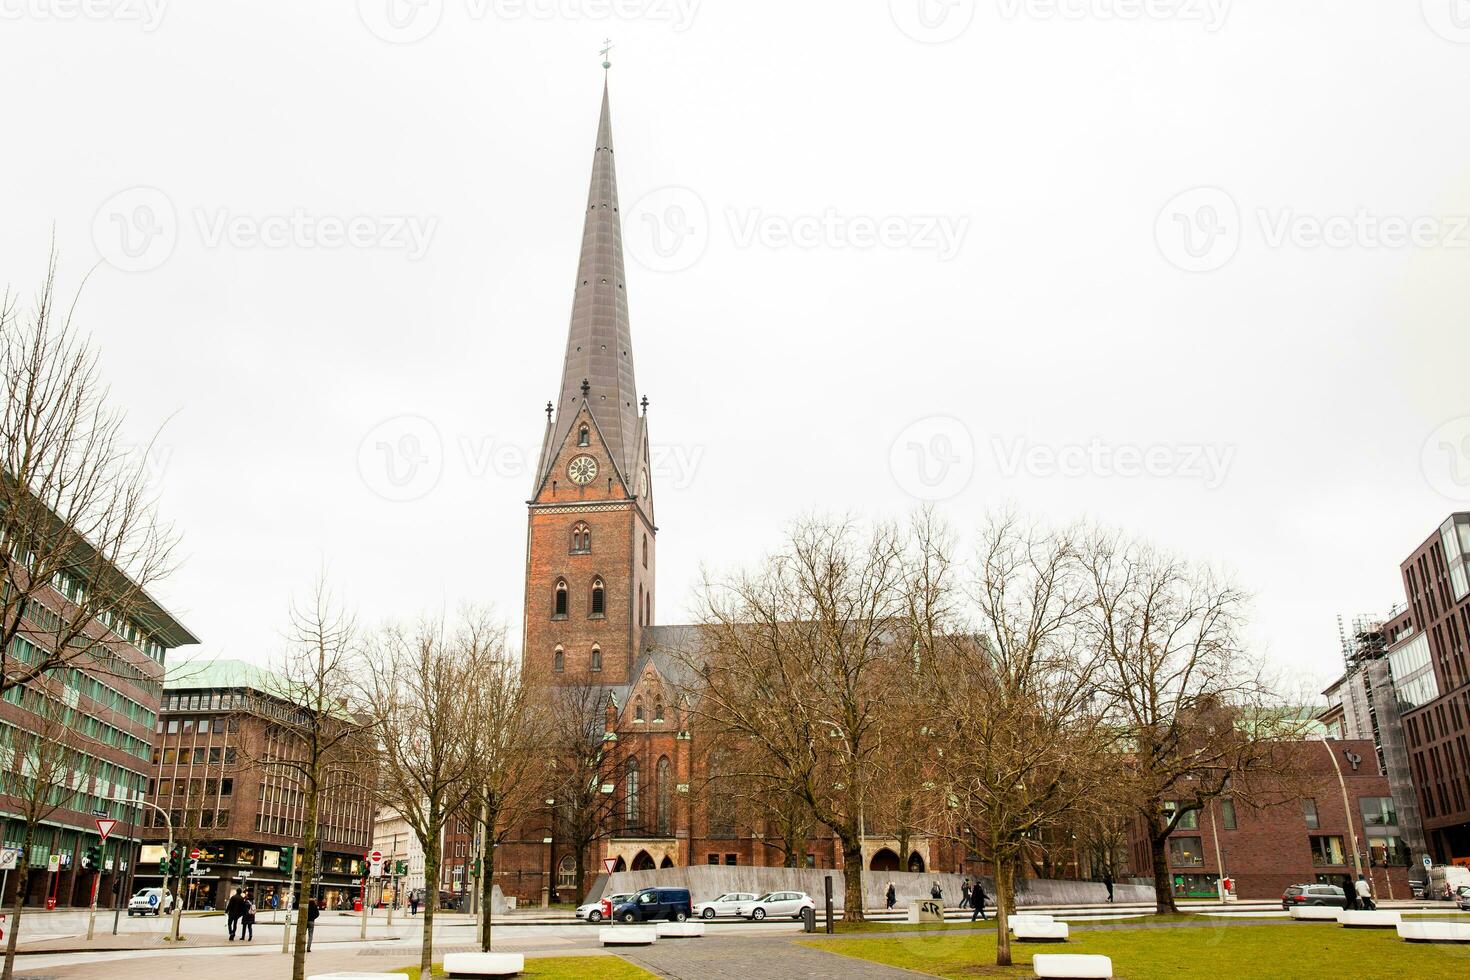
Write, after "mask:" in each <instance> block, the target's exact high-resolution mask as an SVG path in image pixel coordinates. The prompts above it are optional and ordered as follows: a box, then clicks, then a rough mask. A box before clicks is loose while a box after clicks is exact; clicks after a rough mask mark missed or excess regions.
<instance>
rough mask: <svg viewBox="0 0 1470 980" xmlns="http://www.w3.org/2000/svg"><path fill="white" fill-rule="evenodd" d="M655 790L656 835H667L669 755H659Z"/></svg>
mask: <svg viewBox="0 0 1470 980" xmlns="http://www.w3.org/2000/svg"><path fill="white" fill-rule="evenodd" d="M655 782H656V786H655V792H656V793H657V794H658V821H657V823H658V835H659V836H660V837H667V836H668V835H669V802H670V801H669V757H668V756H666V755H662V756H659V759H658V770H657V773H656V779H655Z"/></svg>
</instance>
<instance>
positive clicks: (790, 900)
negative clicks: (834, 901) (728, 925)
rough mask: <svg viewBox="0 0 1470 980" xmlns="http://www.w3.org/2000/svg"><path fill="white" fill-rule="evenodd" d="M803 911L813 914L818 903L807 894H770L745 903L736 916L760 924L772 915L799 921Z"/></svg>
mask: <svg viewBox="0 0 1470 980" xmlns="http://www.w3.org/2000/svg"><path fill="white" fill-rule="evenodd" d="M803 909H811V910H812V911H813V912H815V911H816V909H817V903H816V902H813V901H812V897H811V896H810V895H808V894H807V893H806V892H770V893H768V894H765V895H762V896H761V897H760V898H757V899H756V900H755V901H753V902H747V903H743V904H742V905H741V906H740V908H739V910H738V911H737V912H736V914H737V915H741V916H744V917H745V918H747V919H750V920H751V921H752V922H759V921H761V920H762V919H764V918H766V917H767V916H772V915H774V916H778V917H779V916H790V917H791V918H793V919H799V918H801V913H802V910H803Z"/></svg>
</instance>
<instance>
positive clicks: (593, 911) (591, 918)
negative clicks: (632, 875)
mask: <svg viewBox="0 0 1470 980" xmlns="http://www.w3.org/2000/svg"><path fill="white" fill-rule="evenodd" d="M632 897H633V895H632V893H631V892H630V893H627V894H623V895H608V896H607V900H608V901H611V902H612V907H613V908H617V907H618V906H619V905H622V904H623V903H624V902H626V901H629V900H630V899H631V898H632ZM602 902H603V899H598V900H597V901H595V902H588V903H587V904H586V905H578V906H577V918H579V919H586V920H587V921H588V922H601V921H602Z"/></svg>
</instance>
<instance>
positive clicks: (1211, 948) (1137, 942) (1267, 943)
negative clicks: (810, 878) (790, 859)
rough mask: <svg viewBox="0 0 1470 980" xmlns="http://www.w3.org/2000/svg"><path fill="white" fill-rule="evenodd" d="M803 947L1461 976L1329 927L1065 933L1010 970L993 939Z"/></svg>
mask: <svg viewBox="0 0 1470 980" xmlns="http://www.w3.org/2000/svg"><path fill="white" fill-rule="evenodd" d="M805 944H806V945H808V946H814V947H816V948H818V949H823V950H827V951H829V952H833V953H839V954H842V955H844V956H852V957H856V958H858V959H865V960H872V961H874V962H877V963H886V964H888V965H890V966H899V967H906V968H908V969H911V970H918V971H921V972H924V973H930V974H933V975H935V976H940V977H958V978H964V977H990V976H1031V975H1032V974H1031V968H1030V963H1031V957H1032V955H1033V954H1035V953H1103V954H1106V955H1107V956H1110V957H1112V959H1113V972H1114V974H1115V976H1116V977H1117V978H1118V980H1164V978H1168V980H1177V978H1179V977H1181V976H1197V975H1200V974H1201V973H1208V974H1209V975H1211V976H1225V977H1230V978H1231V980H1275V978H1278V977H1285V976H1295V975H1301V974H1306V973H1310V974H1312V975H1314V976H1333V977H1337V976H1341V977H1354V978H1358V977H1372V978H1383V977H1409V976H1426V977H1450V976H1464V975H1466V974H1467V973H1470V948H1465V947H1460V946H1430V945H1422V944H1418V943H1405V942H1402V941H1400V940H1399V938H1398V936H1397V935H1396V934H1395V933H1394V931H1393V930H1392V929H1344V928H1342V927H1340V926H1338V925H1336V924H1331V923H1315V922H1312V923H1308V922H1289V923H1288V922H1283V923H1280V924H1276V925H1257V924H1250V925H1225V924H1223V923H1219V924H1211V925H1202V926H1200V927H1199V928H1169V929H1118V930H1107V931H1096V932H1092V931H1083V930H1075V929H1074V930H1073V932H1072V941H1071V942H1068V943H1065V944H1063V943H1012V944H1011V949H1012V955H1013V957H1014V958H1015V961H1016V965H1015V966H1012V967H1007V968H998V967H996V966H995V965H994V964H995V933H994V932H993V931H991V930H975V931H972V932H965V933H963V934H956V935H953V936H949V935H945V936H894V937H889V938H877V937H874V938H867V939H817V940H806V941H805Z"/></svg>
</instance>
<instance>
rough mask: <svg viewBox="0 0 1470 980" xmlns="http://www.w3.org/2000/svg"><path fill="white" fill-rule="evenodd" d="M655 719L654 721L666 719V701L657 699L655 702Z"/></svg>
mask: <svg viewBox="0 0 1470 980" xmlns="http://www.w3.org/2000/svg"><path fill="white" fill-rule="evenodd" d="M653 720H654V721H663V720H664V703H663V702H662V701H655V702H654V703H653Z"/></svg>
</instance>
